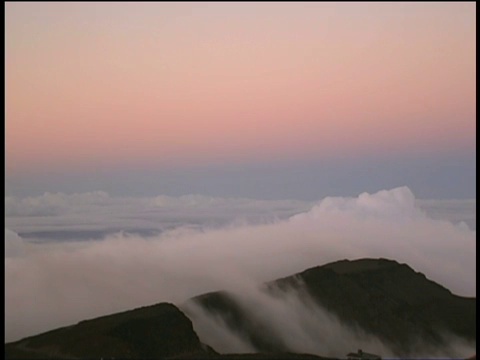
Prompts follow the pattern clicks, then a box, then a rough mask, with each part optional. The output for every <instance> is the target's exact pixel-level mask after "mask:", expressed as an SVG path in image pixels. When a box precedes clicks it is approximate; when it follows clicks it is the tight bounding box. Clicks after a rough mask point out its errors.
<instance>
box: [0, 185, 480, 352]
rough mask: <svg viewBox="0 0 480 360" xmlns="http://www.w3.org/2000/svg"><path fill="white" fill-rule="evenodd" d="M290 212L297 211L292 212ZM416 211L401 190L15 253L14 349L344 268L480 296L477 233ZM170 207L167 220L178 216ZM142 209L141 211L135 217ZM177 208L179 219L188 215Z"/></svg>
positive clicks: (9, 308)
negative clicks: (225, 222) (385, 271)
mask: <svg viewBox="0 0 480 360" xmlns="http://www.w3.org/2000/svg"><path fill="white" fill-rule="evenodd" d="M101 201H105V202H109V201H112V200H111V198H109V197H102V199H101V200H100V202H101ZM150 201H151V199H150ZM156 201H158V198H157V200H156ZM162 201H165V199H163V200H162ZM166 201H167V202H168V201H169V199H168V198H167V199H166ZM174 201H179V202H182V201H184V202H186V203H188V204H190V205H189V206H193V207H198V206H205V207H207V209H215V207H216V206H220V205H219V204H218V203H217V204H216V205H215V206H213V205H212V206H210V205H208V203H209V202H210V201H211V200H206V199H202V198H184V199H183V200H174ZM218 201H219V202H220V204H222V201H223V200H218ZM124 202H125V203H129V202H128V201H124ZM213 202H215V201H213ZM199 204H203V205H199ZM237 204H238V203H237ZM252 204H253V203H252ZM261 204H262V203H261V202H260V204H259V205H258V206H259V207H261ZM286 204H287V206H286V207H287V208H288V206H290V207H289V208H288V209H289V210H287V212H288V211H291V209H292V206H291V203H286ZM289 204H290V205H289ZM415 204H416V200H415V198H414V197H413V194H412V193H411V192H410V190H408V188H398V189H393V190H390V191H381V192H379V193H377V194H372V195H370V194H366V193H365V194H362V195H360V196H359V197H358V198H327V199H325V200H323V201H321V202H320V203H319V204H318V205H317V206H315V207H313V208H312V209H311V211H308V212H306V213H304V214H300V215H297V216H294V217H292V218H291V219H288V220H281V221H280V220H278V221H275V222H271V223H267V224H260V225H259V224H257V225H239V224H233V225H232V224H231V225H229V226H226V227H222V228H216V229H206V228H203V229H191V228H190V229H182V228H177V229H176V230H174V231H166V232H164V233H162V234H161V235H158V236H155V237H149V238H142V237H141V236H137V235H125V234H123V235H122V234H118V235H116V236H108V237H107V238H105V239H104V240H102V241H95V242H71V243H53V242H50V243H45V244H28V245H29V246H28V248H27V249H22V251H20V252H16V253H15V252H14V251H10V250H9V251H8V252H6V256H7V257H6V259H5V291H6V297H5V306H6V340H14V339H18V338H20V337H24V336H27V335H33V334H35V333H38V332H42V331H46V330H49V329H52V328H54V327H58V326H63V325H69V324H71V323H75V322H77V321H80V320H83V319H86V318H91V317H95V316H100V315H104V314H108V313H112V312H116V311H120V310H125V309H130V308H133V307H137V306H143V305H146V304H152V303H157V302H161V301H172V302H175V303H181V302H183V301H185V300H186V299H188V298H189V297H192V296H195V295H198V294H201V293H204V292H207V291H213V290H219V289H226V290H239V289H241V288H242V287H243V286H247V285H248V284H257V283H259V282H262V281H267V280H273V279H276V278H279V277H282V276H287V275H291V274H294V273H296V272H299V271H302V270H304V269H306V268H308V267H312V266H317V265H322V264H325V263H328V262H331V261H335V260H339V259H344V258H348V259H356V258H362V257H385V258H391V259H395V260H397V261H399V262H405V263H407V264H409V265H410V266H412V267H413V268H414V269H415V270H417V271H421V272H423V273H425V274H426V275H427V277H429V278H430V279H432V280H434V281H436V282H439V283H440V284H442V285H444V286H446V287H447V288H449V289H450V290H452V291H453V292H454V293H458V294H460V295H474V294H475V292H476V285H475V277H476V258H475V248H476V242H475V232H474V231H471V230H469V229H465V228H462V227H459V226H456V225H454V224H452V223H451V222H448V221H444V220H434V219H431V218H429V217H428V216H427V215H426V214H425V213H424V212H423V211H421V210H419V209H418V208H417V207H415ZM267 205H268V206H267ZM267 205H265V206H266V207H267V208H268V207H269V206H270V205H269V204H267ZM277 205H278V204H277ZM88 206H90V205H88ZM125 206H126V205H125ZM129 206H130V205H129ZM156 206H158V204H157V205H156ZM162 206H164V207H165V208H166V209H168V210H169V211H170V210H171V209H172V208H173V207H174V206H173V205H171V204H170V205H168V206H167V205H165V204H164V205H162ZM208 206H210V207H208ZM225 206H226V207H229V206H230V205H225ZM249 206H251V205H248V203H246V204H245V207H246V208H247V209H248V208H249ZM255 206H257V205H255ZM255 206H254V207H255ZM99 207H100V205H99ZM238 207H240V205H238V206H237V208H238ZM136 208H138V204H136V205H135V206H132V207H131V208H130V209H136ZM178 208H179V213H181V210H182V209H183V207H182V205H178ZM220 208H221V207H220ZM271 208H272V207H271ZM273 208H275V206H273ZM276 208H277V209H279V208H280V206H277V207H276ZM106 209H107V210H109V209H110V207H108V206H107V207H106ZM150 209H151V208H150ZM182 211H183V210H182ZM146 213H147V212H146ZM146 213H142V214H140V217H141V216H143V214H146ZM207 213H208V211H207ZM234 213H235V211H234ZM97 214H99V213H97ZM236 214H238V212H237V213H236ZM208 216H211V213H209V215H208ZM99 219H100V220H102V219H103V218H102V217H101V216H100V215H99ZM100 220H99V221H100ZM15 230H16V229H15ZM14 238H15V239H16V240H15V241H22V240H21V239H20V238H17V237H14ZM23 243H25V241H23ZM10 245H11V244H10ZM10 245H9V246H10ZM13 255H15V257H14V256H13ZM239 346H240V345H239Z"/></svg>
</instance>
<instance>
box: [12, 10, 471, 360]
mask: <svg viewBox="0 0 480 360" xmlns="http://www.w3.org/2000/svg"><path fill="white" fill-rule="evenodd" d="M5 10H6V15H5V21H6V24H5V30H6V36H5V42H6V44H5V52H6V55H5V61H6V65H5V76H6V82H5V93H6V96H5V99H6V110H5V150H6V156H5V161H6V166H5V192H6V194H5V295H6V296H5V315H6V323H5V341H13V340H18V339H20V338H22V337H25V336H30V335H35V334H38V333H40V332H43V331H47V330H51V329H53V328H56V327H58V326H67V325H71V324H73V323H75V322H78V321H81V320H85V319H87V318H92V317H96V316H101V315H105V314H109V313H113V312H117V311H122V310H128V309H132V308H134V307H138V306H144V305H148V304H154V303H158V302H160V301H171V302H174V303H176V304H177V305H179V304H183V302H185V301H186V300H187V299H188V298H189V297H191V296H195V295H199V294H201V293H204V292H207V291H214V290H221V289H226V290H238V289H252V287H254V286H257V285H258V284H259V283H260V282H262V281H269V280H274V279H276V278H279V277H283V276H289V275H292V274H294V273H296V272H300V271H303V270H305V269H306V268H308V267H313V266H318V265H323V264H325V263H328V262H331V261H336V260H339V259H351V260H353V259H357V258H363V257H374V258H378V257H385V258H389V259H394V260H396V261H399V262H405V263H407V264H408V265H410V266H411V267H412V268H413V269H415V270H416V271H420V272H423V273H424V274H425V275H426V276H427V277H428V278H429V279H431V280H433V281H435V282H437V283H439V284H441V285H443V286H445V287H447V288H448V289H450V290H451V291H452V292H453V293H454V294H458V295H462V296H476V282H475V279H476V255H475V249H476V241H475V239H476V190H475V188H476V185H475V183H476V149H475V145H476V135H475V133H476V124H475V116H476V80H475V78H476V63H475V62H476V55H475V53H476V35H475V32H476V15H475V11H476V5H475V3H474V2H438V3H435V2H415V3H403V2H399V3H397V2H395V3H392V2H390V3H387V2H384V3H374V2H361V3H352V2H341V3H337V2H278V3H271V2H221V3H216V2H215V3H214V2H195V3H193V2H192V3H188V2H148V3H142V2H135V3H134V2H121V3H120V2H118V3H107V2H100V3H97V2H95V3H94V2H92V3H87V2H59V3H56V2H40V3H38V2H35V3H34V2H19V3H16V2H7V3H6V5H5ZM232 288H234V289H232ZM252 294H253V295H252V296H253V299H254V300H255V299H256V300H255V301H260V302H262V301H263V304H264V305H265V304H267V305H268V304H272V306H270V307H269V306H267V308H269V309H273V310H275V309H277V310H278V309H280V310H281V311H283V310H282V309H284V306H286V305H288V304H291V305H293V307H291V308H290V310H291V311H294V312H295V311H296V310H295V309H296V306H297V305H298V301H297V300H298V299H295V298H290V295H289V294H286V295H285V297H284V298H283V300H282V301H286V302H285V303H284V302H281V303H271V301H272V299H270V300H269V299H263V298H262V296H261V295H259V294H258V293H256V292H255V291H253V292H252ZM190 310H191V309H190ZM273 310H272V311H273ZM280 310H279V311H280ZM290 310H289V311H290ZM317 310H318V311H317V312H315V313H314V314H304V313H303V314H300V313H299V314H297V313H291V314H290V315H289V316H290V317H291V318H292V321H291V324H288V326H286V327H285V331H286V333H285V334H284V335H285V336H286V338H288V339H290V340H292V341H293V342H295V341H297V340H298V341H300V342H303V344H304V345H305V346H306V347H303V348H297V347H295V346H296V345H295V346H293V348H292V349H293V350H296V351H297V350H298V351H306V350H302V349H307V350H308V351H313V352H314V353H318V354H320V355H325V354H326V353H331V354H337V353H336V351H338V349H341V351H343V349H344V344H340V343H338V342H337V343H332V341H333V342H335V341H337V340H338V339H349V341H350V340H351V342H350V343H351V344H356V345H358V348H362V347H364V346H367V345H368V347H369V346H372V349H374V350H375V349H377V350H378V351H379V352H382V353H387V354H388V352H385V351H384V350H385V348H384V347H383V346H384V345H383V344H381V343H378V341H377V339H372V338H369V339H367V340H368V341H367V340H365V339H363V340H362V339H359V338H358V337H356V335H353V334H352V333H351V332H349V331H348V330H346V329H345V328H344V327H343V325H342V324H340V323H339V322H338V321H337V320H335V319H333V318H331V317H330V316H329V315H331V314H327V315H328V316H327V315H325V314H324V312H323V310H321V309H317ZM192 311H193V314H194V315H195V318H196V319H197V320H195V321H197V322H196V323H194V326H196V327H197V328H200V329H201V328H203V329H210V330H211V331H212V332H211V334H220V335H221V336H223V337H228V336H229V334H228V333H227V332H225V331H223V330H222V328H221V326H220V327H218V324H216V325H215V324H213V323H212V322H211V320H212V319H206V318H205V317H204V316H203V315H202V314H200V313H199V312H197V311H195V310H192ZM267 313H268V314H269V315H268V316H269V317H270V318H271V319H272V321H273V322H272V324H276V323H275V321H276V319H281V318H282V317H281V316H280V315H278V313H275V311H273V312H271V311H270V312H267ZM283 313H284V311H283ZM298 316H300V318H302V319H304V318H307V319H317V320H318V319H320V320H319V321H317V325H318V326H319V327H317V328H315V332H316V333H322V332H325V331H327V332H328V331H330V330H332V329H335V334H338V336H335V337H330V338H329V339H330V340H328V342H326V345H328V348H329V351H327V352H325V349H319V348H317V347H315V346H316V345H315V346H313V347H308V346H310V345H311V339H308V336H307V335H305V336H307V337H306V338H303V339H300V338H296V337H295V336H294V335H295V334H299V333H298V332H296V331H295V328H294V327H295V326H296V324H297V325H298V321H297V320H298ZM327 318H328V321H327V320H326V319H327ZM322 319H323V320H322ZM332 319H333V320H332ZM199 321H200V323H199ZM302 321H303V320H302ZM317 325H316V326H317ZM214 328H215V329H216V330H215V329H214ZM329 329H330V330H329ZM199 333H202V331H200V332H199ZM207 333H208V331H207ZM203 334H204V333H203ZM207 335H208V334H207ZM220 335H219V336H220ZM300 335H301V334H300ZM300 335H298V336H300ZM357 335H358V334H357ZM202 336H203V335H202ZM302 336H303V335H302ZM334 338H335V339H337V340H335V339H334ZM217 340H218V341H219V339H212V341H217ZM223 340H225V341H226V342H222V344H220V346H221V347H225V349H229V350H232V349H233V350H235V349H237V350H238V347H237V348H236V347H235V346H237V345H238V346H240V347H242V346H243V345H244V344H243V345H242V344H241V343H239V342H238V341H239V340H238V339H234V338H232V337H230V338H229V339H226V338H224V339H223ZM223 340H222V341H223ZM327 343H328V344H327ZM452 343H453V342H452ZM235 344H236V345H235ZM308 344H310V345H308ZM232 346H233V347H232ZM459 346H460V345H459ZM462 346H463V345H462ZM247 347H248V346H247ZM474 348H475V344H473V347H472V344H468V346H467V350H468V351H466V353H463V352H462V351H464V350H461V349H460V348H458V349H456V350H455V351H454V354H456V355H455V356H457V357H462V356H467V355H469V354H470V353H471V351H470V350H472V349H474ZM242 349H244V350H245V347H243V348H242ZM354 349H355V347H354ZM452 351H453V350H452ZM472 351H474V350H472ZM422 354H424V353H422ZM445 354H447V353H442V354H440V355H442V356H444V357H445ZM448 354H450V353H448ZM337 355H338V356H343V355H344V354H343V353H342V354H337ZM430 355H431V353H430ZM460 355H461V356H460ZM422 356H423V355H422Z"/></svg>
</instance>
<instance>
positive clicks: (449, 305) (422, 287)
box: [5, 259, 476, 360]
mask: <svg viewBox="0 0 480 360" xmlns="http://www.w3.org/2000/svg"><path fill="white" fill-rule="evenodd" d="M287 288H288V289H294V290H295V291H298V292H299V293H302V292H303V293H305V294H308V296H309V298H311V299H313V300H314V301H315V302H316V303H317V304H318V305H320V306H321V307H323V308H324V309H327V310H328V311H329V312H331V313H334V314H336V315H337V317H338V318H339V319H341V320H342V322H344V323H345V324H347V325H351V326H359V327H361V328H362V329H364V330H365V331H367V332H368V333H371V334H374V335H376V336H378V337H379V338H380V339H382V341H385V342H386V343H388V344H389V345H390V346H391V347H392V349H395V350H396V352H398V353H400V354H403V355H402V356H405V357H408V355H409V352H410V351H411V350H412V344H414V343H415V339H418V338H422V339H423V340H424V341H426V342H428V343H429V344H431V345H432V346H442V345H443V342H444V341H445V340H444V338H442V336H441V334H440V333H439V330H441V331H447V332H448V333H450V334H455V335H456V336H458V337H461V338H463V339H466V340H471V341H475V339H476V299H475V298H465V297H460V296H456V295H454V294H452V293H451V292H450V291H449V290H447V289H446V288H444V287H442V286H440V285H438V284H436V283H434V282H432V281H430V280H428V279H427V278H426V277H425V276H424V275H423V274H421V273H418V272H415V271H414V270H413V269H411V268H410V267H409V266H407V265H405V264H399V263H397V262H396V261H392V260H386V259H362V260H356V261H347V260H342V261H338V262H335V263H331V264H327V265H324V266H319V267H315V268H311V269H308V270H305V271H303V272H302V273H300V274H297V275H294V276H291V277H287V278H283V279H280V280H276V281H273V282H270V283H268V284H265V286H264V291H267V292H272V293H275V292H278V291H279V289H287ZM190 301H191V302H193V303H195V304H197V305H200V306H201V307H202V308H203V309H204V310H206V311H207V312H209V313H211V314H215V316H220V317H222V318H223V319H224V321H225V323H226V324H227V325H228V326H229V327H230V329H231V330H232V331H234V332H238V333H241V334H242V336H243V337H244V338H245V339H247V340H248V341H249V342H250V343H251V344H252V345H254V347H255V348H256V349H258V351H259V353H255V354H219V353H218V352H216V351H215V350H214V349H212V348H211V347H210V346H208V345H207V344H204V343H202V342H201V341H200V339H199V337H198V335H197V334H196V333H195V331H194V329H193V326H192V322H191V321H190V319H189V318H188V317H187V316H186V315H185V314H184V313H183V312H182V311H181V310H179V309H178V308H177V307H176V306H175V305H173V304H169V303H160V304H157V305H152V306H146V307H142V308H138V309H134V310H130V311H125V312H121V313H117V314H113V315H109V316H103V317H100V318H96V319H92V320H86V321H82V322H80V323H78V324H76V325H72V326H68V327H64V328H60V329H56V330H52V331H49V332H46V333H43V334H40V335H37V336H31V337H28V338H25V339H22V340H20V341H16V342H12V343H8V344H5V356H6V358H7V359H46V358H49V359H67V358H71V359H73V358H77V359H78V358H83V359H87V358H88V359H94V358H95V359H101V358H103V359H111V358H115V359H230V360H236V359H245V360H253V359H265V360H266V359H296V360H314V359H329V358H327V357H320V356H316V355H310V354H297V353H292V352H291V351H289V349H287V348H285V346H284V344H282V342H281V341H280V340H278V339H276V338H275V337H274V336H272V334H269V333H267V332H265V331H264V329H265V328H264V327H262V324H261V320H259V319H258V318H252V315H251V314H250V313H248V311H246V309H244V308H243V307H242V305H241V304H240V303H238V302H237V301H236V300H235V297H234V296H232V294H229V293H227V292H215V293H209V294H205V295H200V296H197V297H195V298H193V299H191V300H190ZM259 321H260V323H259ZM319 341H321V339H319ZM351 350H356V349H345V353H347V352H348V351H351Z"/></svg>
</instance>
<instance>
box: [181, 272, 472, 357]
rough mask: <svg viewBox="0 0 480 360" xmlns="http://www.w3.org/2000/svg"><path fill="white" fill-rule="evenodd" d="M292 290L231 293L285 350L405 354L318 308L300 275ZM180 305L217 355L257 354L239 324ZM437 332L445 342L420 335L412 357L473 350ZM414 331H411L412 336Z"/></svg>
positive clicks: (192, 305) (251, 289) (460, 354)
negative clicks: (233, 325) (433, 343)
mask: <svg viewBox="0 0 480 360" xmlns="http://www.w3.org/2000/svg"><path fill="white" fill-rule="evenodd" d="M296 282H297V285H296V286H294V287H290V288H279V287H277V286H274V287H273V288H271V287H269V288H268V289H267V288H266V287H259V286H256V287H255V286H250V287H243V288H242V289H241V291H239V290H237V291H236V292H232V293H229V294H228V295H226V296H228V297H229V299H230V300H231V301H234V302H235V303H236V305H237V306H239V308H240V309H241V311H242V313H243V316H245V317H247V318H248V320H249V321H251V322H252V323H254V324H255V327H256V328H257V329H261V330H260V332H262V334H268V337H267V339H268V340H267V341H269V342H271V343H273V344H275V348H280V349H282V350H283V351H286V352H296V353H309V354H317V355H320V356H331V357H338V358H344V357H345V356H346V354H347V352H356V350H357V349H365V351H368V352H372V353H375V354H381V356H382V357H383V358H389V357H405V355H406V352H405V350H403V352H401V353H398V350H395V348H397V349H398V346H397V347H395V344H389V343H386V342H383V341H382V340H380V339H379V338H377V337H376V336H374V335H372V334H369V333H367V332H365V331H364V330H363V329H361V328H360V327H359V326H358V325H355V324H353V325H352V324H350V325H348V326H347V325H345V324H343V323H342V322H341V321H340V320H339V319H338V317H337V316H335V315H334V314H331V313H329V312H328V311H327V310H325V309H324V308H323V307H321V306H320V305H319V304H318V303H317V302H315V300H313V298H312V297H311V295H310V294H309V293H308V291H307V290H306V288H305V287H302V286H301V285H302V282H301V280H300V279H298V278H297V279H296ZM181 309H182V310H183V311H184V312H185V313H186V314H187V315H188V316H189V318H190V319H191V320H192V322H193V326H194V329H195V331H196V332H197V334H198V335H199V337H200V339H202V341H204V342H205V343H207V344H209V345H211V346H213V348H214V349H216V350H217V351H219V352H221V353H252V352H261V351H262V349H261V348H258V347H256V346H255V345H254V344H253V343H252V341H250V340H249V339H248V337H247V336H246V335H245V334H244V333H242V331H241V330H239V329H238V328H237V329H236V330H234V329H232V328H231V327H230V326H229V325H228V324H227V322H226V321H225V320H224V319H223V318H222V317H221V316H220V315H219V314H215V313H210V312H208V311H206V310H205V309H204V308H202V307H201V306H200V305H199V304H198V303H196V302H195V301H188V302H187V303H185V304H183V305H182V306H181ZM439 334H441V335H442V337H443V338H444V339H445V343H446V344H448V345H444V346H443V347H442V346H435V347H434V346H431V345H428V344H427V343H426V342H423V341H422V339H421V338H418V337H417V338H415V336H412V337H413V338H415V340H414V341H415V343H414V344H413V345H412V348H411V349H410V350H409V357H411V358H431V357H450V358H461V357H466V356H470V355H471V354H473V353H475V344H474V343H469V342H467V341H465V340H462V339H460V338H458V337H455V336H453V335H452V334H447V333H445V332H442V330H441V329H439ZM412 335H413V334H412Z"/></svg>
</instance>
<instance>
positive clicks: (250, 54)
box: [6, 2, 476, 173]
mask: <svg viewBox="0 0 480 360" xmlns="http://www.w3.org/2000/svg"><path fill="white" fill-rule="evenodd" d="M475 27H476V17H475V3H473V2H472V3H417V4H415V3H413V4H405V3H400V4H393V3H390V4H388V3H383V4H375V3H362V4H341V3H300V4H297V3H288V4H285V3H276V4H275V3H273V4H272V3H249V4H247V3H243V4H241V3H221V4H214V3H190V4H185V3H183V4H181V3H149V4H147V3H143V4H134V3H116V4H107V3H102V4H93V3H91V4H86V3H61V4H55V3H43V4H34V3H7V4H6V152H7V155H6V156H7V157H6V160H7V171H9V172H13V173H16V172H22V171H23V170H26V169H31V168H36V167H43V166H53V167H72V168H74V167H77V166H89V164H93V165H95V166H98V165H101V164H110V165H115V166H116V165H121V164H126V163H128V164H135V163H140V164H143V163H145V164H147V163H149V162H151V161H155V163H157V164H169V165H176V164H188V163H192V162H203V163H215V162H230V163H234V162H242V161H255V160H257V159H262V160H267V161H268V160H269V159H272V160H273V159H278V158H288V159H293V160H294V159H296V158H298V159H305V158H322V157H325V158H332V157H335V156H359V155H365V156H368V155H371V154H375V153H384V154H399V153H406V154H415V153H435V152H445V153H448V152H450V151H459V150H460V151H461V150H465V149H472V148H473V146H474V145H475V112H476V99H475V95H476V94H475V86H476V83H475V75H476V64H475V50H476V48H475V46H476V45H475V41H476V38H475Z"/></svg>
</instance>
